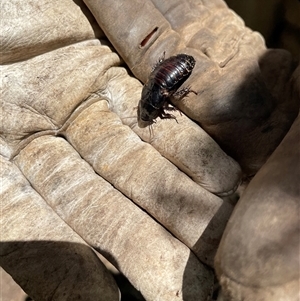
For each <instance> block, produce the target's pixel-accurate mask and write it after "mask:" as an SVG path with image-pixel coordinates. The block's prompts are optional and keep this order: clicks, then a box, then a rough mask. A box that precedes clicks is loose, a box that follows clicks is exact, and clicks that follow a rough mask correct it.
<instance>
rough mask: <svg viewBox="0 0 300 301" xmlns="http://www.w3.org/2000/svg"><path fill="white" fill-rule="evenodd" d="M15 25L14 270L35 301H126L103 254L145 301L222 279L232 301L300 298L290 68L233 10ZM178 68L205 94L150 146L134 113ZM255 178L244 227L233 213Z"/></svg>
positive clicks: (4, 258) (17, 5)
mask: <svg viewBox="0 0 300 301" xmlns="http://www.w3.org/2000/svg"><path fill="white" fill-rule="evenodd" d="M85 5H86V6H85ZM1 14H2V15H1V19H2V20H3V26H2V31H3V34H2V37H1V38H2V41H1V55H0V58H1V64H2V65H1V79H2V84H1V95H2V97H1V115H0V117H1V140H0V146H1V149H0V151H1V157H0V160H1V165H0V166H1V169H0V172H1V181H2V182H1V202H2V203H1V209H2V211H1V248H0V251H1V253H0V264H1V266H2V267H3V268H4V269H5V270H6V271H7V272H8V273H9V274H11V275H12V276H13V278H14V279H15V280H16V281H17V282H18V283H19V284H20V285H21V286H22V288H23V289H24V290H25V291H26V292H27V293H28V294H29V295H30V296H32V297H33V299H35V300H49V299H51V300H79V299H81V300H109V301H110V300H119V299H120V295H119V291H118V288H117V285H116V284H115V282H114V280H113V279H112V277H111V275H110V274H109V273H108V271H107V270H106V268H105V267H104V265H103V264H102V262H101V261H100V260H99V258H98V257H97V256H96V255H95V252H94V250H96V251H98V252H100V253H102V254H103V255H104V256H105V257H106V258H107V259H109V260H110V261H111V262H112V263H113V264H114V265H115V266H116V267H117V268H118V269H119V270H120V271H121V272H122V273H124V275H125V276H126V277H127V278H128V279H129V280H130V282H131V283H132V284H133V285H134V286H135V287H136V288H137V289H138V290H140V291H141V293H142V294H143V296H144V298H145V299H146V300H207V298H209V297H210V295H211V292H212V287H213V283H214V279H213V269H215V271H216V273H217V276H218V278H219V280H220V283H221V286H222V298H223V300H297V294H298V292H297V283H298V282H297V279H298V277H299V270H298V266H299V263H298V261H297V260H298V254H299V227H298V226H299V225H298V222H297V221H298V220H299V219H298V218H299V216H298V212H299V189H298V185H297V184H298V183H297V176H298V177H299V168H297V167H298V166H299V147H297V143H299V141H298V139H297V137H298V136H299V132H297V131H298V129H299V125H298V122H299V121H298V119H297V120H296V121H295V123H294V125H293V122H294V120H295V119H296V117H297V115H298V112H299V98H300V97H299V73H300V72H299V67H298V68H297V64H296V63H295V62H294V61H293V59H292V57H291V56H290V54H289V53H287V52H286V51H283V50H267V49H266V47H265V45H264V41H263V39H262V37H261V36H260V35H259V34H257V33H254V32H252V31H251V30H250V29H248V28H246V27H244V24H243V22H242V20H241V19H240V18H238V17H237V16H236V15H235V14H234V13H233V12H232V11H230V10H229V9H228V8H227V7H226V5H225V4H224V2H222V1H219V0H215V1H207V2H206V1H202V2H200V1H199V2H198V1H178V2H176V1H168V2H167V3H163V4H162V3H161V1H152V2H151V1H132V0H130V1H129V0H128V1H113V2H111V1H110V2H107V1H99V0H98V1H93V0H85V4H84V3H83V2H81V1H76V2H73V1H70V0H63V1H47V0H43V1H38V2H36V1H33V0H32V1H26V2H24V1H22V2H21V1H19V0H14V1H8V0H5V1H3V5H2V10H1ZM133 20H134V22H133ZM99 26H100V27H101V29H100V27H99ZM164 52H165V53H166V57H169V56H171V55H175V54H177V53H187V54H190V55H192V56H193V57H194V58H195V59H196V67H195V69H194V70H193V73H192V75H191V76H190V78H189V79H188V80H187V82H186V84H187V85H190V86H192V87H193V89H195V90H196V91H197V95H193V94H191V95H189V96H188V97H187V98H185V99H184V100H182V101H178V102H175V103H174V104H175V105H176V106H177V107H178V108H180V110H181V111H182V112H183V113H184V114H180V113H179V112H174V115H175V116H176V118H177V120H178V124H177V123H176V122H175V121H174V120H158V121H157V123H156V124H154V125H153V127H152V130H151V131H149V129H148V128H141V127H139V126H138V124H137V111H136V107H137V105H138V102H139V100H140V96H141V91H142V84H141V82H143V83H144V82H146V80H147V78H148V76H149V74H150V72H151V68H152V66H153V65H155V62H157V59H158V58H159V57H161V55H162V53H164ZM129 71H130V72H129ZM174 101H176V100H175V99H174ZM172 114H173V113H172ZM292 125H293V126H292ZM297 125H298V126H297ZM200 126H201V127H200ZM291 126H292V128H291ZM290 128H291V129H290ZM283 138H284V140H283V141H282V139H283ZM281 141H282V143H281ZM280 143H281V144H280ZM279 144H280V145H279ZM278 145H279V146H278ZM277 147H278V148H277ZM276 148H277V149H276ZM272 153H273V154H272ZM271 154H272V156H271V157H270V155H271ZM268 158H269V160H268ZM267 160H268V161H267ZM266 161H267V162H266ZM257 171H259V172H258V173H257V175H256V176H255V177H254V178H253V180H252V181H251V182H250V184H249V186H248V188H247V189H246V191H245V192H244V194H243V195H242V197H241V199H240V201H239V202H238V204H237V205H236V208H235V211H234V214H233V215H232V216H231V213H232V210H233V206H232V205H231V204H230V203H229V202H228V201H227V199H225V197H226V196H228V195H230V194H232V193H233V192H234V191H235V190H236V188H237V186H238V185H239V183H240V181H241V179H242V178H249V177H252V176H253V175H254V174H255V173H256V172H257ZM222 198H223V199H222ZM283 200H284V202H283ZM287 212H288V214H287ZM229 218H230V221H229V223H228V226H227V227H226V224H227V221H228V219H229ZM225 227H226V230H225V232H224V229H225ZM223 232H224V235H223V238H222V240H221V237H222V234H223ZM220 240H221V244H220V247H219V249H218V246H219V242H220ZM274 246H275V247H274ZM217 249H218V251H217ZM216 252H217V256H216V260H215V263H214V257H215V254H216ZM275 267H276V270H275V272H273V271H274V268H275ZM253 275H255V277H253ZM276 297H278V298H277V299H276ZM283 298H285V299H283Z"/></svg>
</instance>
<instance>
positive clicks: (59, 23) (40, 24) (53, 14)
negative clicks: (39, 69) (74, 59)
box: [0, 0, 103, 64]
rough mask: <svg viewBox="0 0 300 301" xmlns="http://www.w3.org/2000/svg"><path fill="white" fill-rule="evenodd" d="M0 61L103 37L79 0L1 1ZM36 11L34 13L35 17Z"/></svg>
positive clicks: (12, 60) (27, 56)
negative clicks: (75, 0)
mask: <svg viewBox="0 0 300 301" xmlns="http://www.w3.org/2000/svg"><path fill="white" fill-rule="evenodd" d="M0 15H1V16H0V18H1V43H0V63H1V64H3V63H11V62H14V61H21V60H24V59H28V58H30V57H33V56H35V55H38V54H42V53H45V52H48V51H51V50H54V49H57V48H60V47H63V46H66V45H69V44H73V43H76V42H80V41H83V40H88V39H93V38H95V37H98V38H99V37H103V33H102V31H101V30H100V28H99V26H98V24H97V23H96V22H95V20H94V18H93V16H92V15H91V13H90V12H89V10H88V9H87V8H86V6H85V5H84V4H83V3H82V2H81V1H77V2H76V3H75V2H73V1H65V0H64V1H50V2H49V1H46V0H41V1H39V3H38V4H36V3H34V2H32V1H27V2H22V1H13V2H12V1H8V0H4V1H1V12H0ZM37 15H38V17H37Z"/></svg>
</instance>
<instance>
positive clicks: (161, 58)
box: [152, 51, 166, 71]
mask: <svg viewBox="0 0 300 301" xmlns="http://www.w3.org/2000/svg"><path fill="white" fill-rule="evenodd" d="M165 54H166V52H165V51H164V53H163V55H162V56H161V57H159V58H158V61H157V62H156V63H155V65H154V66H153V67H152V71H153V70H154V69H155V68H156V67H158V66H159V65H160V64H161V63H162V62H163V61H164V60H165Z"/></svg>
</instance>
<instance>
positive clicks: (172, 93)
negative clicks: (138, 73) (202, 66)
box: [138, 54, 197, 127]
mask: <svg viewBox="0 0 300 301" xmlns="http://www.w3.org/2000/svg"><path fill="white" fill-rule="evenodd" d="M195 64H196V61H195V59H194V58H193V57H192V56H190V55H187V54H178V55H176V56H171V57H169V58H168V59H166V60H164V55H163V58H160V59H159V61H158V63H157V64H156V65H155V66H154V68H153V71H152V72H151V74H150V76H149V78H148V81H147V82H146V84H145V85H144V87H143V90H142V97H141V100H140V102H139V105H138V121H139V124H141V123H142V124H143V126H142V127H145V126H147V125H151V124H152V123H155V120H156V118H157V117H160V118H161V119H175V120H176V117H175V116H174V115H172V114H170V113H167V112H166V111H172V110H176V108H174V107H170V98H171V97H176V98H179V99H182V98H183V97H185V96H186V95H188V94H189V93H191V92H193V93H195V94H197V93H196V92H195V91H193V90H191V89H190V87H185V88H181V89H179V88H180V86H181V85H182V84H183V83H184V82H185V81H186V80H187V79H188V78H189V76H190V75H191V73H192V71H193V68H194V66H195ZM178 89H179V90H178ZM176 121H177V120H176Z"/></svg>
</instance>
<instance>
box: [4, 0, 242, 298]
mask: <svg viewBox="0 0 300 301" xmlns="http://www.w3.org/2000/svg"><path fill="white" fill-rule="evenodd" d="M87 4H89V3H87ZM54 5H55V4H53V6H52V5H50V7H51V6H52V10H53V11H54V15H55V16H56V18H55V19H59V20H61V19H60V18H58V16H61V17H62V16H63V15H64V14H65V12H68V13H69V15H68V16H71V17H72V14H73V13H74V14H75V15H76V13H78V8H77V7H76V6H74V4H73V7H72V6H70V7H69V5H70V3H69V2H68V1H66V5H67V7H66V8H67V9H65V10H62V11H61V14H59V11H57V10H56V9H54V7H55V6H54ZM41 7H42V8H43V6H42V5H41ZM71 7H72V9H71ZM75 7H76V8H75ZM45 11H46V12H47V13H49V8H48V10H46V9H45ZM50 11H51V9H50ZM93 13H94V11H93ZM107 13H108V11H107ZM71 19H72V18H71ZM41 20H43V18H41ZM79 20H80V22H79V23H80V24H83V25H84V26H83V27H81V28H84V29H85V31H84V30H83V29H82V30H81V31H78V28H76V30H75V29H74V28H73V27H72V26H71V27H70V28H68V27H67V26H66V24H70V18H69V19H68V18H67V19H66V22H65V23H64V22H62V23H61V24H60V25H61V27H62V28H64V27H65V28H68V30H69V31H67V30H66V37H64V38H60V39H59V37H58V36H55V35H54V37H53V38H52V40H53V41H54V43H53V44H51V42H48V43H44V48H43V47H41V48H39V51H38V53H34V54H42V53H44V52H47V51H48V50H52V49H56V48H58V47H61V49H57V50H56V51H53V52H49V53H45V54H44V55H43V56H38V57H36V58H33V59H31V60H28V61H24V62H22V63H18V64H15V65H7V66H4V67H3V70H5V72H7V71H8V73H9V74H10V75H14V74H18V77H14V76H13V77H12V76H10V78H9V79H8V81H7V82H5V83H6V84H7V86H6V87H5V89H6V90H5V92H6V93H5V96H6V98H5V101H6V102H5V106H3V108H5V109H7V108H9V109H11V108H10V106H8V105H7V104H11V103H13V106H12V107H13V109H11V110H7V112H8V113H7V114H9V115H10V116H8V115H3V116H4V117H6V119H7V120H9V121H10V122H5V125H6V126H5V129H4V134H5V135H4V136H3V137H4V141H3V146H4V151H3V152H2V154H4V155H5V156H6V157H7V158H10V159H14V163H15V164H16V165H17V166H18V167H19V168H20V170H21V171H22V173H23V174H24V175H25V176H26V178H27V179H28V180H29V182H30V184H31V185H32V186H33V187H34V189H35V191H37V192H38V193H39V195H40V196H42V198H40V197H39V202H40V203H42V204H43V206H45V205H44V203H48V204H49V205H50V206H51V208H52V211H51V212H52V213H51V214H50V212H49V210H48V211H47V214H45V216H47V218H49V219H51V220H52V218H53V217H52V216H53V215H54V216H56V213H57V214H58V215H59V216H60V217H61V219H62V220H64V221H65V222H66V224H68V225H69V226H70V227H71V229H73V230H74V231H73V232H72V231H71V232H72V235H71V234H68V236H67V238H66V234H65V231H66V232H67V230H65V231H63V233H62V231H61V230H60V231H59V232H56V231H54V232H55V233H53V226H51V227H50V229H51V231H50V229H49V225H50V224H51V225H52V223H50V222H48V221H47V223H46V222H45V220H47V219H46V218H45V219H44V220H42V221H41V222H40V223H38V224H35V223H32V220H36V218H31V219H30V221H29V224H28V227H24V212H27V211H28V210H29V208H34V206H33V204H37V201H36V200H35V199H34V198H31V201H32V200H33V201H32V202H33V204H32V205H29V206H28V203H24V205H20V204H19V206H16V207H14V208H13V209H14V210H15V212H16V213H15V214H12V212H14V211H12V208H10V210H9V211H6V212H7V214H8V215H9V218H8V217H7V216H4V219H3V221H4V223H5V225H9V222H7V221H10V222H11V219H12V217H14V220H13V221H14V223H15V225H16V226H15V227H11V224H10V227H9V228H6V230H7V231H6V232H5V233H7V236H6V237H5V239H7V240H10V239H11V240H14V241H15V240H23V239H24V238H25V237H26V239H27V240H30V241H36V240H38V238H39V239H41V237H44V239H45V240H49V239H51V240H53V241H56V242H57V241H63V240H66V241H68V242H70V241H71V242H76V243H78V242H80V245H81V244H82V241H81V240H80V238H78V237H77V236H76V235H75V234H76V233H77V234H79V235H80V236H81V237H82V238H83V239H84V240H85V241H86V242H87V243H88V244H89V245H90V246H92V247H94V248H95V249H97V250H99V251H101V252H102V253H103V252H104V253H105V254H106V255H107V257H109V258H110V260H111V261H113V263H114V264H115V265H116V266H117V267H118V268H119V269H120V270H121V271H122V272H123V273H124V274H125V275H126V276H127V277H128V278H129V279H130V281H131V282H132V283H133V284H134V285H135V286H136V287H138V288H139V289H140V290H141V291H142V293H143V294H144V296H145V297H146V298H147V299H149V300H151V299H153V298H157V296H161V298H163V300H169V299H170V300H173V298H174V295H177V294H178V295H179V296H181V298H184V299H185V300H189V299H190V300H193V298H194V297H193V296H195V295H197V297H198V298H201V297H199V296H201V295H202V296H203V298H206V297H207V295H208V294H209V291H210V286H211V285H212V277H211V276H212V275H211V271H209V270H207V269H206V268H205V267H204V266H202V265H201V264H200V262H198V261H197V259H196V258H195V257H194V256H193V254H192V253H190V251H189V249H188V248H187V247H185V245H187V246H188V247H190V248H192V249H193V251H194V252H195V253H196V254H197V256H198V258H200V259H201V260H202V261H204V262H207V263H209V264H212V259H213V255H214V252H215V250H216V246H217V244H218V240H219V238H220V236H221V233H222V230H223V228H224V225H225V223H226V220H227V218H228V216H229V214H230V212H231V207H230V205H228V204H227V203H223V202H222V200H221V199H219V198H218V197H216V196H214V195H213V194H211V193H209V192H207V191H206V190H204V189H202V188H201V187H200V186H199V185H196V184H195V183H194V182H193V181H191V180H190V179H189V178H188V177H187V176H185V175H184V174H183V173H182V172H179V171H178V170H177V169H176V168H175V167H174V165H172V164H171V163H169V162H168V161H167V160H165V159H164V158H163V157H161V156H160V155H159V154H158V152H157V151H155V149H154V148H152V147H150V146H148V145H147V144H145V143H142V142H141V141H140V140H139V139H138V137H137V136H136V134H138V135H139V136H140V137H141V138H142V139H143V140H145V141H150V140H153V141H152V145H153V146H154V147H155V148H156V149H157V150H159V152H160V153H161V154H163V156H164V157H167V158H168V159H169V160H170V161H171V162H173V164H175V165H177V166H178V167H179V168H180V169H181V170H183V171H184V172H185V173H187V174H188V175H189V176H191V177H192V178H193V180H194V181H195V182H197V183H199V184H200V185H202V186H204V187H205V188H207V189H208V190H209V191H212V192H214V193H218V194H223V193H225V194H226V193H227V192H230V191H231V190H233V189H234V188H235V186H236V184H237V183H238V181H239V176H240V171H239V167H238V165H237V164H236V163H235V162H234V161H233V160H232V159H231V158H230V157H228V156H227V155H225V153H223V152H222V151H221V150H220V148H219V147H218V146H217V144H215V143H214V141H213V140H212V139H211V138H210V137H209V136H208V135H206V133H205V132H204V131H202V130H201V128H199V127H198V126H196V125H195V124H194V123H193V122H191V121H190V120H189V119H188V118H186V117H185V116H179V115H178V121H179V125H178V127H177V128H175V129H174V130H173V132H170V129H171V128H173V127H174V124H172V123H171V121H167V122H164V121H162V122H158V123H157V125H156V126H155V128H154V133H153V136H151V135H149V132H148V129H140V128H139V127H138V126H136V117H135V116H136V111H135V109H134V108H135V107H136V106H137V103H138V100H139V97H140V93H141V88H142V87H141V85H140V84H139V83H138V82H137V81H136V80H135V79H133V78H131V77H129V76H128V74H127V72H126V71H125V69H122V68H120V67H118V65H119V64H120V60H119V57H118V56H117V55H116V54H114V53H113V52H111V51H110V50H109V49H108V48H107V47H105V46H102V45H101V44H100V43H99V42H97V41H87V42H82V43H79V44H77V45H70V44H71V43H73V42H75V41H80V40H84V39H91V38H92V37H93V34H94V32H93V31H92V30H91V28H89V27H88V24H89V23H88V22H86V19H85V18H82V17H80V18H79ZM127 22H128V20H127ZM41 23H43V22H41ZM55 24H56V23H55ZM41 25H42V24H39V27H40V29H41V32H47V31H45V28H43V27H42V26H41ZM47 25H49V24H47ZM53 26H54V24H53V23H52V24H51V26H50V28H53ZM55 26H56V25H55ZM54 28H55V27H54ZM94 28H95V27H94ZM53 32H54V31H53ZM98 32H100V31H98ZM60 34H61V32H60ZM60 34H59V35H60ZM98 37H99V36H98ZM100 37H101V34H100ZM43 39H45V37H43ZM57 41H60V43H57ZM37 44H39V43H37ZM49 45H50V46H51V45H52V46H51V47H52V48H51V47H50V46H49ZM68 45H70V46H68ZM31 46H32V45H31ZM63 46H65V47H63ZM28 49H34V51H36V48H35V47H31V48H30V47H28ZM157 52H158V51H157ZM24 53H25V55H26V54H27V55H28V57H27V58H29V57H31V55H32V53H31V52H30V51H28V53H27V52H24ZM24 53H22V55H24ZM18 55H19V56H18ZM18 55H17V58H18V57H19V58H20V59H22V57H20V54H18ZM123 57H124V56H123ZM134 57H135V54H132V59H133V58H134ZM23 58H24V57H23ZM25 58H26V57H25ZM155 60H157V58H155ZM126 63H127V64H128V65H129V66H130V64H129V63H128V62H127V61H126ZM148 65H149V68H150V67H151V66H150V62H147V66H148ZM130 67H131V66H130ZM147 68H148V67H147ZM132 70H133V71H134V68H132ZM32 71H34V72H33V73H31V72H32ZM3 75H4V76H5V75H7V73H6V74H5V73H4V72H3ZM15 78H18V80H15ZM191 80H192V79H191ZM7 91H8V92H7ZM7 100H8V101H7ZM15 100H17V103H15V102H14V101H15ZM49 100H51V102H49ZM107 104H108V105H107ZM16 107H19V108H20V110H15V108H16ZM108 108H109V109H110V110H111V111H113V112H115V113H117V115H115V114H113V113H111V111H110V110H109V109H108ZM26 109H29V110H26ZM28 112H29V113H30V112H32V113H31V114H28ZM118 116H119V117H120V118H121V120H122V122H123V123H124V124H128V125H130V127H132V128H133V131H134V132H135V133H136V134H134V132H132V131H130V130H129V129H128V128H127V127H126V126H124V125H122V123H121V121H120V119H119V118H118ZM132 116H134V118H132ZM8 117H10V118H8ZM16 120H18V122H19V124H18V123H17V122H16ZM19 120H20V121H19ZM176 125H177V124H176ZM182 129H184V130H182ZM22 131H23V134H21V135H20V132H21V133H22ZM16 134H17V135H16ZM47 135H50V136H47ZM51 135H52V136H51ZM53 135H54V137H53ZM180 135H181V136H180ZM55 136H62V137H64V139H62V138H58V137H55ZM66 140H67V141H68V142H69V143H70V144H68V143H67V142H66ZM191 141H193V143H191ZM167 143H169V144H167ZM74 148H75V149H76V150H77V152H78V153H79V154H80V155H81V157H82V158H83V159H84V160H82V159H81V158H80V157H79V156H78V154H77V153H76V151H75V149H74ZM178 149H179V151H178ZM174 150H175V151H174ZM176 150H177V151H176ZM199 150H202V151H199ZM196 151H197V152H196ZM178 154H179V155H178ZM207 154H209V160H205V161H206V162H204V160H201V159H203V157H205V158H206V159H207V156H208V155H207ZM204 155H205V156H204ZM146 159H147V160H146ZM85 161H87V162H88V163H89V164H90V165H91V166H92V167H93V168H94V170H95V171H96V172H97V173H98V174H99V175H100V176H102V177H103V178H105V179H106V180H108V181H109V182H110V183H112V184H113V185H114V187H115V188H116V189H112V190H111V187H110V186H107V185H108V184H107V182H105V181H103V180H101V177H99V176H98V175H96V174H94V172H93V171H92V169H91V168H90V167H89V166H88V165H87V164H86V162H85ZM4 162H6V161H4ZM136 162H138V163H139V164H138V165H137V164H136ZM202 162H203V165H202ZM5 164H6V165H9V166H8V167H7V168H8V170H10V171H9V174H14V175H15V173H17V174H18V173H19V172H18V171H17V170H16V169H15V166H13V165H10V164H9V163H5ZM216 166H218V168H216ZM11 170H12V171H11ZM15 177H16V178H19V176H17V175H16V176H15ZM11 179H12V178H11ZM20 181H21V182H22V181H24V180H21V179H20ZM26 183H27V182H26ZM179 183H180V184H179ZM11 184H12V185H16V182H15V179H12V182H11ZM75 184H76V185H75ZM24 185H25V184H24ZM26 185H27V186H28V183H27V184H26ZM26 185H25V186H26ZM17 186H18V185H17ZM27 186H26V187H27ZM11 187H16V186H11ZM22 187H23V189H21V191H23V190H24V186H22ZM158 188H159V189H158ZM12 189H14V188H12ZM65 190H67V191H68V193H65V192H64V191H65ZM104 190H105V192H106V193H105V194H103V193H104V192H103V191H104ZM118 190H119V191H121V193H122V194H124V195H125V196H127V198H126V197H124V196H123V195H121V194H120V193H119V192H118ZM21 191H18V190H15V189H14V192H15V193H16V197H17V198H20V196H23V193H21ZM108 191H109V197H107V195H108V193H107V192H108ZM32 193H33V194H34V195H36V192H34V191H33V192H32ZM128 198H129V199H131V200H133V201H134V202H136V203H137V204H138V206H141V207H142V208H144V209H145V210H146V211H147V212H148V213H149V214H150V215H152V216H153V217H154V218H155V219H156V220H158V221H159V222H160V223H161V224H163V225H164V226H165V227H166V228H167V229H168V230H169V231H170V232H172V233H173V235H175V236H176V237H177V238H179V239H180V240H181V241H183V242H184V244H185V245H184V244H182V243H180V242H179V241H178V240H176V239H175V238H173V237H172V236H170V235H169V234H168V232H167V231H165V230H164V229H163V228H162V227H161V226H160V225H159V224H157V223H156V222H155V221H154V220H152V219H151V218H150V217H149V215H146V214H145V213H143V212H142V211H141V210H140V209H139V208H138V207H136V206H135V205H133V203H132V202H131V201H130V200H129V199H128ZM12 199H14V198H13V197H11V196H10V197H9V198H6V201H7V202H8V204H11V203H12V202H11V200H12ZM170 199H171V200H172V202H171V203H170V202H168V201H163V200H170ZM199 200H201V202H200V201H199ZM104 202H105V203H104ZM27 207H29V208H27ZM39 210H41V208H40V207H38V208H37V209H35V211H34V214H35V215H34V216H37V217H39V216H40V215H39V214H40V213H39ZM50 216H51V218H50ZM99 216H101V217H102V218H101V219H99ZM39 218H40V217H39ZM20 220H21V221H22V224H21V223H20ZM54 220H55V222H53V224H56V225H57V224H58V221H57V218H56V219H54ZM60 223H61V224H62V225H64V226H60V227H59V229H61V227H66V225H65V224H64V223H62V222H61V220H60ZM20 224H21V225H22V229H19V228H20ZM208 224H209V226H208V227H207V225H208ZM37 225H38V228H37ZM17 228H18V231H15V230H16V229H17ZM137 229H138V230H137ZM21 230H22V231H21ZM204 230H205V232H204ZM101 231H103V233H104V234H103V235H102V233H101ZM49 233H51V234H53V236H50V235H49ZM74 233H75V234H74ZM29 234H31V236H29ZM14 235H16V236H14ZM43 235H44V236H43ZM74 236H75V238H74ZM70 237H71V238H70ZM113 238H114V239H113ZM55 245H56V244H54V246H55ZM69 245H71V250H74V249H73V246H74V244H73V243H68V246H69ZM14 246H15V244H14ZM162 246H163V247H162ZM6 247H7V244H6ZM52 247H53V246H52ZM87 249H88V251H87V252H86V253H87V254H88V255H86V253H82V254H83V255H82V257H83V258H85V259H84V263H83V264H82V266H81V269H84V270H86V271H88V272H87V274H89V273H90V270H91V268H90V267H87V265H86V264H87V263H86V262H85V261H89V258H90V257H92V258H93V254H92V253H91V252H90V249H89V248H88V247H87ZM23 251H24V250H22V252H21V253H22V254H24V253H23ZM66 253H74V252H72V251H69V252H66ZM39 254H40V253H39ZM47 255H48V254H47ZM68 256H69V254H68ZM68 256H66V257H68ZM56 260H57V258H56ZM54 261H55V260H54ZM162 261H163V262H164V263H165V265H163V263H162ZM7 262H10V264H8V263H7ZM32 262H36V258H33V259H32V261H31V263H32ZM40 262H43V264H45V267H43V268H41V272H43V271H44V270H47V268H46V266H47V261H46V258H45V259H44V260H40V261H39V263H40ZM55 262H56V263H58V262H59V261H58V260H57V261H55ZM96 262H97V261H96ZM13 263H14V257H13V256H12V257H11V258H10V261H6V267H9V268H11V269H12V264H13ZM94 264H95V265H96V266H97V272H98V269H101V265H100V263H97V264H96V263H94ZM178 265H180V268H178ZM72 266H73V262H72ZM175 266H176V268H175ZM35 267H36V265H35ZM145 270H146V271H147V274H145ZM62 272H63V271H62ZM14 273H15V275H17V274H18V272H17V271H14ZM32 273H33V272H32ZM36 273H38V271H37V270H36V269H35V270H34V273H33V274H35V275H36ZM56 273H57V271H56ZM56 273H52V276H53V277H54V278H55V277H56V278H57V279H56V280H55V279H52V281H53V283H56V284H57V283H61V279H64V278H63V277H57V275H56ZM103 273H104V274H105V272H102V274H103ZM62 274H63V273H62ZM95 274H97V273H95ZM141 274H142V275H144V276H145V278H144V277H142V275H141ZM93 275H94V274H93ZM31 276H32V274H31ZM47 276H49V275H47ZM174 277H175V278H176V280H174ZM199 277H200V279H199ZM16 278H17V277H16ZM108 278H109V277H108ZM35 279H36V278H35ZM35 279H33V277H27V278H26V283H27V284H26V285H27V286H28V287H30V284H31V287H30V289H32V288H33V289H34V292H35V294H37V295H36V296H40V295H39V294H40V291H41V287H40V288H37V285H36V282H35V281H36V280H35ZM197 279H198V280H197ZM48 281H49V279H48ZM48 281H47V282H48ZM107 281H108V282H109V281H110V280H107ZM50 282H51V281H50ZM109 283H112V282H111V281H110V282H109ZM91 286H92V287H94V286H98V283H96V282H93V284H91ZM103 286H104V287H105V288H107V290H108V287H113V288H112V289H111V292H112V293H111V294H112V295H114V297H111V298H116V293H115V291H116V288H115V287H114V286H113V285H112V284H111V285H107V284H106V282H105V281H104V285H103ZM54 287H55V285H54ZM172 287H173V288H172ZM47 288H48V289H49V291H51V289H52V288H53V286H48V287H47ZM42 290H43V293H44V294H45V296H46V295H47V294H49V293H50V292H49V291H47V290H45V288H44V287H43V288H42ZM78 291H79V292H80V293H81V294H83V295H84V294H87V293H86V292H82V289H81V287H79V286H78ZM90 291H91V292H93V293H94V296H92V297H86V295H85V296H84V297H85V299H88V298H91V299H93V300H94V299H95V298H96V297H95V296H102V295H101V294H100V293H99V291H95V290H93V289H90ZM108 291H110V290H108ZM72 293H73V294H75V292H74V291H69V292H68V296H71V294H72ZM76 293H78V292H76ZM59 297H60V298H62V297H61V296H59ZM38 299H42V298H38ZM59 300H61V299H59ZM104 300H109V299H108V298H106V299H105V298H104ZM112 300H113V299H112Z"/></svg>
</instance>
